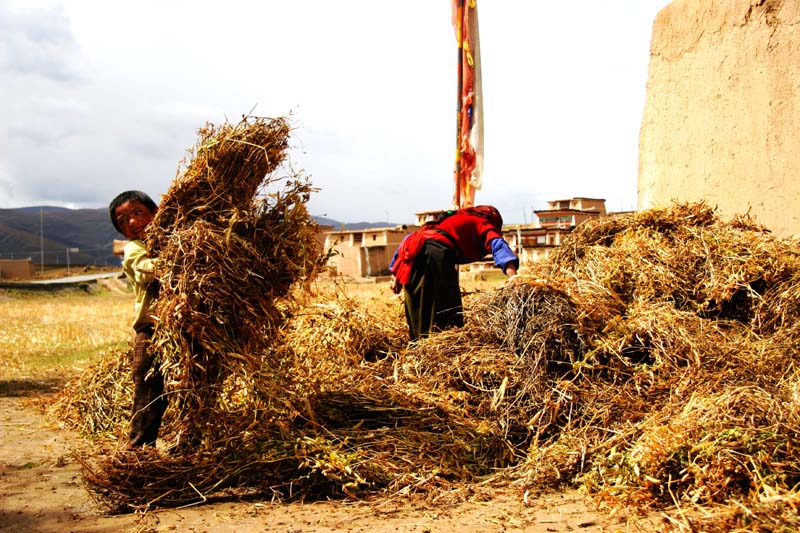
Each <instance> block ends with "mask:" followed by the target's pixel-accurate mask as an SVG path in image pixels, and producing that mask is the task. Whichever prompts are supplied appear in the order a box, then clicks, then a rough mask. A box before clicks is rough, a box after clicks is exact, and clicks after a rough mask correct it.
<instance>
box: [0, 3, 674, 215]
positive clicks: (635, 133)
mask: <svg viewBox="0 0 800 533" xmlns="http://www.w3.org/2000/svg"><path fill="white" fill-rule="evenodd" d="M668 3H669V0H573V1H572V2H568V3H565V2H534V1H530V0H479V2H478V10H479V19H480V36H481V54H482V58H483V59H482V68H483V90H484V114H485V167H484V187H483V189H482V190H481V191H478V192H477V194H476V201H477V202H478V203H492V204H494V205H496V206H498V207H499V208H500V210H501V211H502V212H503V214H504V217H505V218H506V220H507V221H508V222H529V221H530V212H531V210H532V209H541V208H544V207H546V202H547V200H552V199H561V198H571V197H573V196H584V197H599V198H605V199H606V200H607V206H608V209H609V210H627V209H633V208H635V207H636V177H637V164H638V141H639V127H640V125H641V118H642V111H643V108H644V97H645V86H646V81H647V66H648V60H649V46H650V37H651V32H652V24H653V20H654V18H655V16H656V14H657V13H658V11H659V9H661V8H662V7H664V6H665V5H666V4H668ZM455 87H456V45H455V37H454V32H453V28H452V25H451V13H450V2H449V0H405V1H403V2H389V1H386V0H340V1H331V0H261V1H258V2H255V1H245V0H226V1H225V2H220V1H214V2H210V1H206V0H194V1H190V0H186V1H184V0H158V1H156V0H139V1H138V2H120V1H115V0H62V1H55V0H0V208H5V207H22V206H33V205H61V206H69V207H103V206H105V205H107V204H108V201H109V200H110V199H111V198H112V197H113V196H114V195H116V194H117V193H118V192H120V191H122V190H126V189H132V188H133V189H142V190H145V191H147V192H149V193H150V194H151V195H153V196H154V197H157V196H158V195H161V194H163V193H164V192H166V190H167V189H168V188H169V185H170V183H171V182H172V179H173V178H174V177H175V173H176V170H177V168H178V165H179V162H180V160H181V159H182V157H183V156H184V154H185V152H186V149H187V148H189V147H191V146H192V145H194V143H195V140H196V131H197V129H198V128H199V127H201V126H202V125H203V124H205V123H206V122H213V123H217V124H218V123H221V122H224V121H225V120H228V121H230V122H237V121H238V120H239V119H240V118H241V117H242V115H244V114H248V113H250V112H251V110H252V114H254V115H259V116H286V115H289V116H290V117H291V121H292V123H293V125H294V126H295V130H294V132H293V137H292V145H293V148H292V151H291V155H290V158H291V162H292V166H293V167H294V168H295V169H302V170H303V171H304V173H305V174H306V175H308V176H309V177H310V178H311V181H312V183H313V184H314V186H316V187H317V188H319V189H320V190H319V192H317V193H316V195H315V196H314V198H313V199H312V201H311V204H310V209H311V212H312V213H313V214H315V215H326V216H328V217H330V218H334V219H337V220H340V221H343V222H357V221H362V220H368V221H379V220H380V221H383V220H388V221H392V222H410V221H412V220H413V213H415V212H418V211H423V210H432V209H439V208H444V207H447V205H448V204H449V202H450V199H451V197H452V194H453V191H452V189H453V186H452V173H453V157H454V146H455V105H456V90H455Z"/></svg>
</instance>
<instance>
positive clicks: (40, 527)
mask: <svg viewBox="0 0 800 533" xmlns="http://www.w3.org/2000/svg"><path fill="white" fill-rule="evenodd" d="M496 284H497V282H493V281H489V282H481V281H477V282H475V281H472V280H471V279H467V280H465V282H464V289H465V290H466V291H468V292H475V291H485V290H491V288H492V287H493V286H495V285H496ZM336 290H340V291H347V293H348V295H349V296H351V297H353V298H356V299H359V300H372V302H373V304H376V305H382V306H385V308H386V309H387V310H388V312H389V313H391V312H396V313H397V316H398V319H400V317H401V314H400V313H401V302H400V299H399V297H396V296H394V295H392V294H391V292H390V291H389V290H388V288H387V287H386V286H385V284H378V285H375V284H348V285H343V286H340V287H338V288H337V289H336ZM131 308H132V298H131V296H130V294H128V293H126V292H124V291H120V290H118V288H114V287H112V290H109V289H103V290H97V291H92V292H91V293H87V292H83V291H75V292H69V291H66V292H61V293H57V294H20V293H16V294H15V293H9V292H4V293H0V368H2V374H0V531H21V530H24V531H173V530H188V531H218V530H226V531H243V532H247V531H283V532H286V531H290V532H296V533H299V532H300V531H305V532H309V531H364V532H366V531H378V532H382V531H385V532H388V531H417V532H424V531H487V532H489V531H529V532H544V531H647V530H651V527H646V526H645V525H642V524H647V522H643V521H642V520H641V519H640V518H636V517H630V518H628V517H625V516H608V515H606V514H603V513H600V512H598V511H597V510H596V509H595V507H594V505H593V504H592V503H591V502H590V501H589V500H588V499H587V498H586V497H585V496H584V495H582V494H579V493H577V492H575V491H568V492H563V493H553V494H545V495H541V496H539V497H534V496H533V495H523V494H522V493H520V492H518V491H516V490H503V489H497V488H489V487H481V486H476V487H472V488H470V489H469V490H468V494H466V493H465V494H460V495H451V496H453V497H451V498H444V499H443V500H442V501H443V502H451V503H439V504H438V505H437V504H430V503H429V502H428V503H426V502H420V501H413V500H408V501H403V500H398V499H397V498H393V499H385V500H374V499H372V500H367V501H361V500H353V499H347V500H339V501H317V502H306V503H297V502H295V503H279V502H272V501H260V500H253V499H244V500H241V501H239V500H230V501H219V502H216V503H212V504H205V505H199V506H189V507H186V508H179V509H165V510H153V511H148V512H146V513H139V514H123V515H109V514H105V513H104V511H103V509H102V507H100V506H99V505H98V504H97V503H96V502H95V501H93V500H92V498H91V497H90V495H89V493H88V492H87V491H86V489H85V488H84V484H83V481H82V477H81V470H80V467H79V465H78V464H77V463H76V462H75V460H74V456H73V454H74V453H76V452H77V453H91V451H92V450H96V448H94V446H95V445H94V444H93V443H92V441H91V440H87V439H86V438H85V437H81V436H79V435H77V434H76V433H75V432H73V431H70V430H68V429H64V428H63V426H62V425H61V424H60V423H59V420H57V419H54V418H53V417H52V416H51V415H47V414H45V409H43V406H47V405H48V404H49V403H50V402H51V398H53V397H54V392H56V391H58V390H59V389H60V388H61V387H62V386H63V385H64V383H65V382H66V381H67V380H69V379H72V378H76V377H77V376H79V375H80V373H81V372H82V370H84V369H85V368H87V367H88V366H89V365H90V364H91V363H93V362H95V361H98V360H100V359H101V358H102V357H103V356H104V355H105V354H107V353H109V352H115V351H121V350H125V349H126V347H127V344H128V341H129V337H130V335H129V328H128V322H129V320H130V314H131ZM465 490H466V489H465ZM523 496H524V498H523ZM651 526H652V524H651Z"/></svg>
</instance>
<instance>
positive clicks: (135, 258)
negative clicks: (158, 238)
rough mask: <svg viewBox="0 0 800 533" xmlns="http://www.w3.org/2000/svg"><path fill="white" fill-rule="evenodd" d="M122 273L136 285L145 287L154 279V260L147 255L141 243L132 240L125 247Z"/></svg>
mask: <svg viewBox="0 0 800 533" xmlns="http://www.w3.org/2000/svg"><path fill="white" fill-rule="evenodd" d="M122 271H123V272H125V275H126V276H128V279H130V280H131V282H132V283H136V284H137V285H147V284H148V283H150V282H151V281H153V280H155V279H156V278H155V259H154V258H152V257H150V256H148V255H147V248H145V246H144V243H143V242H142V241H139V240H134V241H130V242H129V243H128V244H126V245H125V258H124V259H123V260H122Z"/></svg>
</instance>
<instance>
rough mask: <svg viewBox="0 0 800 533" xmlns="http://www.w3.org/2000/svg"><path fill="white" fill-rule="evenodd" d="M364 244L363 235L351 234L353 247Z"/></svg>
mask: <svg viewBox="0 0 800 533" xmlns="http://www.w3.org/2000/svg"><path fill="white" fill-rule="evenodd" d="M362 242H364V234H363V233H353V245H356V244H361V243H362Z"/></svg>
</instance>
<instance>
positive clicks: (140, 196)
mask: <svg viewBox="0 0 800 533" xmlns="http://www.w3.org/2000/svg"><path fill="white" fill-rule="evenodd" d="M131 200H139V201H140V202H142V203H143V204H144V206H145V207H146V208H148V209H149V210H150V211H152V212H154V213H155V211H156V209H158V205H156V203H155V202H154V201H153V199H152V198H150V197H149V196H148V195H147V193H143V192H142V191H125V192H122V193H119V194H118V195H117V197H116V198H114V199H113V200H111V203H110V204H108V216H109V217H111V224H112V225H113V226H114V229H115V230H117V231H118V232H120V233H122V230H121V229H120V227H119V226H118V225H117V217H115V216H114V214H115V213H116V211H117V208H118V207H119V206H121V205H122V204H124V203H125V202H130V201H131ZM123 235H124V234H123Z"/></svg>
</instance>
